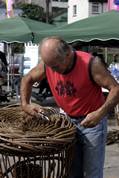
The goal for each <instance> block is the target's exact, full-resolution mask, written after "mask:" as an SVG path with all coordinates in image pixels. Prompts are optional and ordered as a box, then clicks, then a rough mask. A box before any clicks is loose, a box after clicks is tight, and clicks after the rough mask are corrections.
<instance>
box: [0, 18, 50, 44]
mask: <svg viewBox="0 0 119 178" xmlns="http://www.w3.org/2000/svg"><path fill="white" fill-rule="evenodd" d="M51 28H53V26H52V25H50V24H46V23H43V22H38V21H35V20H31V19H28V18H23V17H13V18H7V19H4V20H0V42H7V43H11V42H29V41H32V42H34V41H36V38H37V37H36V35H37V33H39V32H40V31H44V30H47V29H51Z"/></svg>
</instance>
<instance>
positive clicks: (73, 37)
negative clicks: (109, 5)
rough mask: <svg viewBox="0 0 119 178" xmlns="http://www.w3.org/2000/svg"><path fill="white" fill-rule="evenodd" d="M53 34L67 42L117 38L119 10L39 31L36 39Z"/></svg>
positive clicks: (118, 34)
mask: <svg viewBox="0 0 119 178" xmlns="http://www.w3.org/2000/svg"><path fill="white" fill-rule="evenodd" d="M55 35H58V36H60V37H62V38H64V39H65V40H66V41H68V42H75V41H84V42H89V41H92V40H102V41H107V40H112V39H113V40H119V12H118V11H114V10H113V11H109V12H106V13H102V14H100V15H97V16H91V17H89V18H86V19H83V20H79V21H76V22H74V23H72V24H67V25H64V26H62V27H59V28H54V29H52V30H49V31H45V32H40V33H39V35H38V37H37V40H39V41H40V40H41V39H42V38H43V37H46V36H55Z"/></svg>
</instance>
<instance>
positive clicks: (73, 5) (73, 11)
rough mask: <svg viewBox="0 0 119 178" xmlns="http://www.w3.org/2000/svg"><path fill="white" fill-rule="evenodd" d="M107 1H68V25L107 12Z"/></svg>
mask: <svg viewBox="0 0 119 178" xmlns="http://www.w3.org/2000/svg"><path fill="white" fill-rule="evenodd" d="M107 3H108V0H69V1H68V23H72V22H75V21H77V20H81V19H84V18H87V17H89V16H93V15H98V14H100V13H103V12H106V11H108V8H107Z"/></svg>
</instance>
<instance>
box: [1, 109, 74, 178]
mask: <svg viewBox="0 0 119 178" xmlns="http://www.w3.org/2000/svg"><path fill="white" fill-rule="evenodd" d="M44 110H45V116H47V117H45V116H43V115H39V118H33V117H31V116H28V115H27V114H25V113H24V112H23V111H22V110H21V108H20V107H19V106H17V107H6V108H1V109H0V153H1V154H0V178H66V177H68V176H69V173H70V169H71V162H72V156H73V146H74V140H75V132H76V129H75V127H74V126H73V125H72V124H71V123H70V122H69V121H68V120H67V118H66V116H65V115H61V114H58V112H56V110H55V109H53V108H50V107H45V108H44ZM47 118H48V119H49V120H47Z"/></svg>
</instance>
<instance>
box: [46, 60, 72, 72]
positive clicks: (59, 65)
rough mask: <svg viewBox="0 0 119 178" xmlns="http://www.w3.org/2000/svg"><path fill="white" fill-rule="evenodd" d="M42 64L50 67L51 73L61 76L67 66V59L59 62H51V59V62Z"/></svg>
mask: <svg viewBox="0 0 119 178" xmlns="http://www.w3.org/2000/svg"><path fill="white" fill-rule="evenodd" d="M44 63H45V64H46V65H47V66H48V67H50V68H51V69H52V70H53V71H55V72H58V73H61V74H63V73H64V72H65V71H66V69H67V67H68V65H69V60H68V58H65V59H63V60H60V59H55V60H53V59H52V61H49V62H44Z"/></svg>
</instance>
